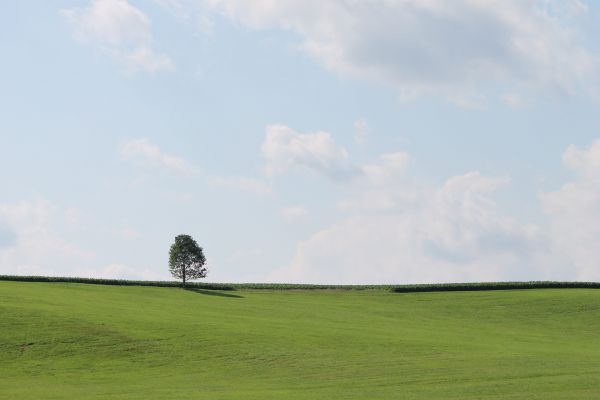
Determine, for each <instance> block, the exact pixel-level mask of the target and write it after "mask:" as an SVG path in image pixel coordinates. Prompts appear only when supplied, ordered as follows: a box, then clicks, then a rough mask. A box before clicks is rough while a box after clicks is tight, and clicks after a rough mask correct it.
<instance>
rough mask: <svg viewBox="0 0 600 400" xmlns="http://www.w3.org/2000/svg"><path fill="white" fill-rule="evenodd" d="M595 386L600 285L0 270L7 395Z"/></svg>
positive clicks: (501, 390)
mask: <svg viewBox="0 0 600 400" xmlns="http://www.w3.org/2000/svg"><path fill="white" fill-rule="evenodd" d="M231 296H240V297H231ZM599 397H600V291H598V290H587V289H577V290H564V289H544V290H525V291H489V292H447V293H445V292H439V293H414V294H399V293H390V292H387V291H382V290H366V291H310V292H308V291H267V290H262V291H251V290H243V291H234V292H223V293H222V295H218V292H210V291H205V292H193V291H184V290H181V289H176V288H155V287H117V286H101V285H82V284H72V283H24V282H0V399H41V398H43V399H54V398H76V399H323V398H329V399H335V398H339V399H353V398H356V399H392V398H393V399H397V398H400V399H402V398H407V399H413V398H414V399H428V398H431V399H439V398H445V399H465V398H477V399H507V398H519V399H544V400H549V399H587V398H599Z"/></svg>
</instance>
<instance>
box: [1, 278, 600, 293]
mask: <svg viewBox="0 0 600 400" xmlns="http://www.w3.org/2000/svg"><path fill="white" fill-rule="evenodd" d="M0 281H20V282H70V283H87V284H95V285H116V286H160V287H180V286H181V282H177V281H134V280H127V279H99V278H67V277H51V276H15V275H0ZM186 287H189V288H198V289H213V290H238V289H240V290H241V289H257V290H260V289H268V290H291V289H296V290H319V289H320V290H324V289H336V290H368V289H378V290H390V291H393V292H397V293H411V292H448V291H474V290H510V289H551V288H556V289H559V288H565V289H566V288H579V289H600V282H551V281H532V282H477V283H436V284H417V285H309V284H295V283H204V282H188V283H187V284H186Z"/></svg>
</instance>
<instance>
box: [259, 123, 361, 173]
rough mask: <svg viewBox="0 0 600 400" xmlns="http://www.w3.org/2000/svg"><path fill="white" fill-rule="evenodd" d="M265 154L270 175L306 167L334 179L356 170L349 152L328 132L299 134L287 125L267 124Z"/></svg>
mask: <svg viewBox="0 0 600 400" xmlns="http://www.w3.org/2000/svg"><path fill="white" fill-rule="evenodd" d="M262 154H263V156H264V158H265V159H266V160H267V166H266V168H267V172H268V173H269V174H276V173H282V172H284V171H286V170H289V169H293V168H299V167H300V168H307V169H310V170H313V171H316V172H319V173H322V174H324V175H325V176H327V177H329V178H331V179H333V180H343V179H347V178H349V177H352V176H354V175H355V174H356V173H357V170H356V168H355V167H354V166H352V165H351V164H350V162H349V161H348V152H347V151H346V149H344V148H343V147H340V146H338V145H337V144H336V143H335V141H334V140H333V138H332V137H331V135H330V134H329V133H327V132H322V131H320V132H314V133H304V134H302V133H297V132H295V131H294V130H293V129H291V128H289V127H287V126H285V125H270V126H268V127H267V131H266V136H265V140H264V142H263V144H262Z"/></svg>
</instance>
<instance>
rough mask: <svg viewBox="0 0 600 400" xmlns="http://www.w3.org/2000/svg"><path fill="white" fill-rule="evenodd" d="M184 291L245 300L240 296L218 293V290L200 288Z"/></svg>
mask: <svg viewBox="0 0 600 400" xmlns="http://www.w3.org/2000/svg"><path fill="white" fill-rule="evenodd" d="M184 290H187V291H188V292H195V293H198V294H204V295H207V296H219V297H230V298H235V299H243V298H244V296H240V295H239V294H230V293H223V292H218V291H216V290H207V289H198V288H185V289H184Z"/></svg>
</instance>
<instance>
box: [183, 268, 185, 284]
mask: <svg viewBox="0 0 600 400" xmlns="http://www.w3.org/2000/svg"><path fill="white" fill-rule="evenodd" d="M183 287H185V268H184V269H183Z"/></svg>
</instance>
